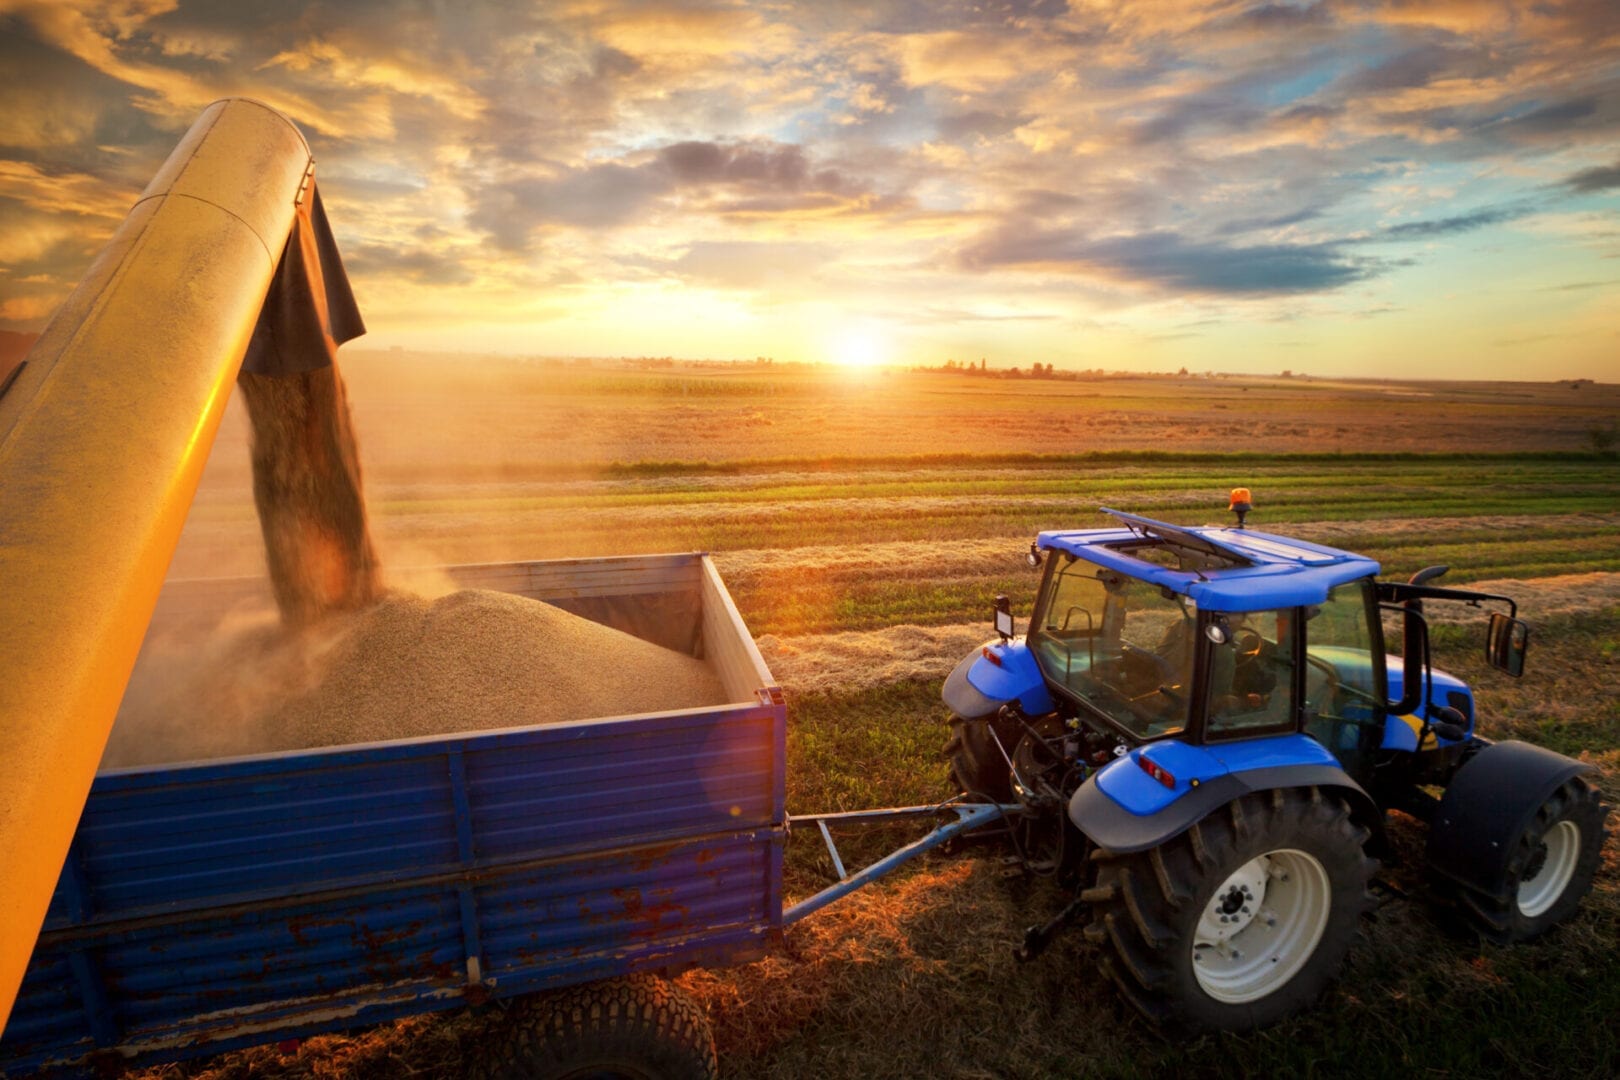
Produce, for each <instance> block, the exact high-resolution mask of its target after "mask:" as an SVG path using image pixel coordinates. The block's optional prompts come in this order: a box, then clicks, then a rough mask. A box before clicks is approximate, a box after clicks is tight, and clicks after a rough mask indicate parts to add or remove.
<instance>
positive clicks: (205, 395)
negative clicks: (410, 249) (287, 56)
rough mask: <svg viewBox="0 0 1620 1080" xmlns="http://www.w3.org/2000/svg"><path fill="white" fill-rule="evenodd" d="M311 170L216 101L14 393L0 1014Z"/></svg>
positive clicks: (5, 422) (1, 726) (7, 410)
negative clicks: (307, 170)
mask: <svg viewBox="0 0 1620 1080" xmlns="http://www.w3.org/2000/svg"><path fill="white" fill-rule="evenodd" d="M309 162H310V156H309V149H308V147H307V145H306V144H305V143H304V140H303V137H302V136H301V135H300V134H299V133H298V130H297V128H295V127H294V126H293V125H292V123H291V122H290V121H288V120H287V119H286V118H285V117H283V116H281V115H280V114H278V113H276V112H274V111H272V110H270V109H268V108H266V107H265V106H262V105H259V104H257V103H254V102H250V101H245V100H240V99H238V100H231V101H224V102H216V103H214V104H213V105H211V106H209V107H208V109H207V110H206V111H205V112H204V113H203V115H202V116H201V117H200V118H199V119H198V120H197V122H196V124H195V125H193V126H192V128H191V130H190V131H189V132H188V133H187V134H186V136H185V137H184V138H183V139H182V140H181V142H180V145H179V146H178V147H176V149H175V151H174V153H173V154H172V155H170V157H169V159H168V161H167V162H166V163H165V165H164V166H163V168H162V169H161V170H160V171H159V173H158V175H157V178H156V179H154V180H153V182H152V184H151V185H150V186H148V188H147V189H146V191H145V192H144V193H143V194H142V196H141V199H140V201H139V202H137V203H136V205H135V207H134V209H133V210H131V212H130V214H129V217H128V218H126V219H125V221H124V223H123V225H121V226H120V227H119V229H118V232H117V233H116V234H115V235H114V237H113V239H112V240H111V241H110V242H109V243H108V245H107V247H106V249H105V250H104V251H103V252H102V253H101V254H100V255H99V256H98V257H97V259H96V261H95V263H94V264H93V265H92V266H91V268H90V271H89V273H88V274H87V275H86V276H85V279H84V281H83V282H82V283H81V284H80V285H79V287H78V289H77V290H75V291H74V293H73V295H72V296H70V297H69V298H68V300H67V302H66V303H65V304H64V305H63V306H62V309H61V310H60V311H59V312H58V313H57V314H56V317H55V318H54V319H53V320H52V322H51V324H50V326H49V327H47V328H46V330H45V332H44V334H43V335H41V337H40V340H39V342H38V343H37V344H36V345H35V346H34V349H33V351H32V352H31V353H30V354H29V356H28V364H27V367H26V368H24V369H23V372H22V375H21V376H20V377H19V379H18V380H17V382H16V383H15V384H14V385H13V386H12V387H11V390H10V391H9V392H8V393H7V394H6V395H5V397H4V398H0V627H4V638H5V648H4V649H0V868H3V870H0V874H3V878H4V886H3V887H0V1025H3V1024H4V1022H5V1019H6V1017H7V1016H9V1014H10V1012H11V1007H12V1004H13V1002H14V1001H15V998H16V993H17V988H18V985H19V983H20V982H21V980H22V975H23V971H24V968H25V967H26V966H27V963H28V959H29V956H30V955H31V953H32V951H33V947H34V939H35V937H36V935H37V934H38V932H39V928H40V925H41V923H42V922H43V921H44V917H45V909H46V906H47V905H48V903H49V901H50V898H51V894H52V891H53V890H54V889H55V887H56V881H57V877H58V875H59V874H60V872H61V869H62V864H63V860H64V859H65V857H66V855H67V851H68V845H69V843H70V842H71V841H72V838H73V832H74V829H75V828H76V827H77V825H78V820H79V813H80V811H81V809H82V808H83V806H84V800H85V797H86V795H87V794H88V792H89V789H90V782H91V780H92V779H93V778H94V776H95V772H96V767H97V764H98V762H99V761H100V759H101V752H102V749H103V748H104V746H105V744H106V740H107V733H108V731H109V729H110V728H111V727H112V722H113V717H114V716H115V714H116V713H117V711H118V704H119V700H120V698H121V697H122V696H123V693H124V686H125V684H126V683H127V681H128V679H129V673H130V669H131V668H132V667H133V666H134V663H135V656H136V654H137V652H138V651H139V649H140V645H141V639H142V637H143V636H144V634H145V632H146V625H147V622H148V620H149V619H150V618H151V614H152V608H153V606H154V605H155V604H156V602H157V595H158V590H159V588H160V586H161V585H162V582H163V577H164V575H165V574H166V573H167V570H168V565H169V560H170V558H171V556H172V555H173V553H174V546H175V542H176V541H177V539H178V538H179V535H180V527H181V525H182V524H183V522H184V521H185V517H186V512H187V509H188V508H189V506H190V505H191V499H192V496H193V495H194V494H195V492H196V489H197V481H198V477H199V475H200V474H201V472H202V468H203V464H204V462H205V461H206V459H207V456H208V450H209V447H210V446H211V445H212V443H213V440H214V433H215V431H216V429H217V428H218V425H219V419H220V415H221V413H222V411H223V410H224V407H225V401H226V398H227V396H228V395H229V393H230V388H231V384H232V382H233V381H234V380H235V378H236V373H237V369H238V367H239V366H240V365H241V362H242V355H243V353H244V352H245V351H246V349H247V343H248V339H249V337H250V335H251V334H252V330H253V325H254V322H255V320H256V319H257V316H258V312H259V308H260V306H261V305H262V303H263V301H264V296H265V292H266V290H267V289H268V288H269V284H270V278H271V275H272V273H273V271H274V269H275V266H276V262H277V260H278V259H279V257H280V254H281V249H282V245H283V244H284V243H285V242H286V238H287V234H288V232H289V230H290V229H291V227H292V221H293V215H294V213H295V207H294V199H295V198H297V196H298V193H299V190H300V186H301V184H302V183H303V180H304V174H305V171H306V169H307V167H308V165H309Z"/></svg>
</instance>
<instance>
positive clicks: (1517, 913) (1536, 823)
mask: <svg viewBox="0 0 1620 1080" xmlns="http://www.w3.org/2000/svg"><path fill="white" fill-rule="evenodd" d="M1607 815H1608V809H1607V808H1606V807H1605V806H1604V805H1603V801H1602V799H1601V798H1599V796H1598V793H1597V791H1596V789H1594V788H1593V787H1592V785H1591V784H1588V783H1587V782H1586V781H1585V780H1583V779H1581V778H1580V777H1578V776H1577V777H1574V778H1572V779H1570V780H1566V781H1565V782H1564V783H1563V784H1561V785H1560V786H1559V787H1558V789H1557V790H1556V791H1554V792H1553V793H1552V794H1551V795H1549V796H1548V797H1547V800H1546V801H1545V802H1543V803H1542V804H1541V806H1540V808H1539V809H1537V811H1536V813H1535V815H1534V816H1533V817H1532V818H1531V819H1530V821H1529V823H1528V824H1526V825H1525V826H1524V828H1523V829H1521V830H1520V831H1519V835H1518V836H1516V837H1514V838H1513V840H1512V841H1511V842H1510V850H1511V852H1512V854H1510V855H1509V857H1508V864H1507V870H1506V872H1505V874H1504V877H1503V880H1502V881H1500V882H1498V883H1496V887H1495V888H1494V889H1489V890H1482V889H1473V888H1469V887H1467V886H1465V885H1461V884H1459V883H1457V882H1453V881H1448V880H1437V881H1436V882H1435V885H1436V887H1437V889H1438V891H1439V892H1440V894H1441V895H1442V896H1443V897H1445V898H1447V899H1449V900H1451V901H1452V902H1454V903H1455V904H1456V905H1457V906H1458V907H1459V908H1461V909H1462V911H1463V912H1464V914H1466V915H1467V917H1468V920H1469V922H1470V923H1471V924H1473V926H1474V928H1475V929H1476V930H1478V931H1479V933H1480V935H1481V936H1483V937H1486V938H1488V939H1490V940H1491V941H1495V942H1497V943H1499V944H1507V943H1509V942H1514V941H1528V940H1529V939H1531V938H1533V937H1538V936H1539V935H1541V934H1543V933H1546V932H1547V931H1548V930H1550V929H1551V928H1552V927H1553V926H1554V925H1555V924H1556V923H1559V922H1562V921H1563V920H1564V919H1567V918H1568V917H1569V916H1570V915H1572V914H1574V912H1575V909H1576V908H1577V907H1578V906H1580V902H1581V898H1582V897H1584V896H1585V895H1586V893H1587V891H1588V890H1590V889H1591V887H1592V878H1593V876H1594V875H1596V873H1597V864H1598V857H1599V855H1600V854H1601V852H1602V848H1603V836H1604V832H1603V821H1604V818H1605V817H1606V816H1607Z"/></svg>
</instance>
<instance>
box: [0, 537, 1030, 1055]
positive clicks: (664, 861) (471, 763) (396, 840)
mask: <svg viewBox="0 0 1620 1080" xmlns="http://www.w3.org/2000/svg"><path fill="white" fill-rule="evenodd" d="M446 572H447V573H448V575H449V576H450V577H451V579H452V580H453V581H454V582H455V583H456V584H458V585H460V586H462V587H466V588H486V589H488V588H493V589H501V590H504V591H508V592H513V593H517V594H520V595H524V596H528V597H531V598H534V599H536V600H543V601H547V602H550V603H554V604H556V605H558V606H560V607H563V608H565V609H568V610H571V611H573V612H575V613H576V614H580V615H583V616H586V617H588V618H592V619H595V620H596V621H599V622H603V623H606V624H609V625H613V626H616V627H618V628H620V629H624V630H626V631H628V632H632V633H636V634H638V635H640V636H642V637H645V638H648V639H650V640H655V641H657V642H658V643H660V644H664V645H667V646H671V647H675V648H680V649H682V650H683V651H686V652H688V653H691V654H693V655H696V656H699V657H702V658H704V659H705V660H706V661H707V662H708V663H709V664H710V665H711V667H712V668H713V670H714V672H715V674H716V675H717V676H718V677H719V679H720V681H721V683H722V685H723V686H724V688H725V690H726V695H727V698H728V700H729V702H730V703H729V704H726V705H723V706H721V707H718V708H704V709H682V710H674V711H668V712H660V713H654V714H648V715H639V716H612V717H603V718H599V719H591V720H586V721H579V722H572V723H563V724H554V725H542V726H532V727H520V728H511V729H505V730H498V731H484V732H478V733H462V734H458V733H455V730H454V729H455V726H456V725H455V718H454V717H446V718H445V721H444V727H445V729H446V731H447V732H448V733H447V734H445V735H443V736H437V737H429V738H418V739H405V740H397V741H390V742H378V743H372V744H367V745H355V746H337V747H328V748H319V749H312V750H304V751H298V752H288V753H275V754H262V755H255V756H248V757H238V758H232V759H221V760H214V761H200V762H191V763H185V764H177V765H169V766H155V767H142V768H133V769H123V770H113V771H106V772H103V773H101V774H100V775H99V776H98V777H97V779H96V782H95V785H94V787H93V788H92V791H91V795H90V799H89V801H88V803H87V804H86V806H85V809H84V814H83V816H82V818H81V820H80V824H79V828H78V832H77V835H76V838H75V840H74V843H73V847H72V851H71V854H70V857H69V859H68V862H67V865H66V866H65V867H64V869H63V872H62V876H61V879H60V883H59V884H58V886H57V889H56V893H55V896H54V898H53V900H52V903H51V907H50V911H49V915H48V918H47V920H46V923H45V927H44V930H43V932H42V933H41V934H40V936H39V940H38V943H37V945H36V947H35V950H34V955H33V959H32V961H31V963H30V965H29V967H28V970H27V974H26V976H25V977H24V980H23V985H22V990H21V993H20V995H19V997H18V1000H17V1004H16V1006H15V1008H14V1009H13V1011H12V1014H11V1017H10V1020H9V1022H8V1023H7V1025H6V1027H5V1031H4V1036H3V1038H0V1075H4V1076H14V1075H23V1074H27V1073H32V1072H35V1071H37V1070H41V1069H45V1070H52V1069H67V1070H69V1071H73V1072H85V1071H88V1070H89V1069H91V1068H99V1069H105V1068H106V1067H107V1066H109V1065H140V1064H151V1063H157V1062H163V1061H173V1060H179V1059H184V1058H189V1057H196V1056H201V1055H207V1054H216V1053H220V1052H223V1051H226V1050H231V1049H235V1048H239V1047H244V1046H251V1045H256V1044H261V1043H265V1042H270V1041H282V1040H288V1039H296V1038H301V1037H305V1036H309V1035H314V1034H318V1033H321V1032H328V1031H334V1030H341V1029H347V1028H353V1027H359V1026H363V1025H367V1024H373V1023H378V1022H382V1021H387V1020H392V1019H396V1018H399V1017H404V1016H408V1015H411V1014H413V1013H421V1012H427V1011H434V1010H443V1009H447V1008H453V1007H457V1006H461V1005H464V1004H481V1003H483V1002H486V1001H490V1000H492V999H511V998H521V997H524V996H526V995H533V994H535V993H536V992H537V991H547V990H554V989H557V988H563V987H583V988H585V989H586V991H587V992H595V991H594V990H593V989H592V988H601V995H602V997H603V1000H605V1001H611V1000H612V999H614V997H615V995H617V996H619V997H623V996H624V995H626V994H629V995H631V996H636V995H640V997H641V998H642V999H648V998H649V995H650V997H651V999H656V1000H655V1001H654V1002H653V1004H654V1005H655V1006H656V1009H655V1010H654V1011H657V1010H658V1009H661V1010H663V1012H662V1013H660V1015H658V1016H656V1017H654V1018H653V1024H652V1027H653V1028H656V1029H659V1030H654V1031H652V1032H651V1034H652V1035H654V1036H659V1037H662V1036H666V1035H669V1036H678V1037H680V1038H684V1039H685V1040H686V1041H687V1042H688V1043H690V1044H691V1045H688V1046H684V1047H676V1048H675V1052H676V1053H678V1054H679V1053H684V1054H685V1058H684V1059H683V1060H681V1061H678V1062H669V1061H666V1062H663V1063H662V1065H661V1068H662V1072H661V1073H659V1075H663V1074H666V1073H667V1074H670V1075H706V1074H708V1073H710V1072H712V1070H713V1060H714V1050H713V1044H712V1039H711V1038H710V1037H709V1035H708V1030H707V1024H706V1022H704V1021H703V1020H702V1016H701V1012H700V1011H698V1010H696V1009H694V1008H692V1007H691V1006H690V1004H689V1003H684V1002H681V1001H679V1000H676V999H674V998H672V996H671V995H672V989H671V988H669V987H667V986H663V987H652V988H649V986H648V985H647V983H645V982H644V981H643V982H640V983H636V982H628V983H627V982H626V981H625V977H626V976H634V975H636V974H637V973H644V972H658V971H669V970H680V969H684V968H688V967H692V966H696V965H703V966H720V965H726V964H734V963H739V962H743V961H747V960H752V959H755V958H758V957H759V956H761V955H762V954H763V952H764V950H765V949H766V948H767V947H768V946H769V943H770V941H771V939H772V937H773V935H774V934H776V933H778V932H779V931H780V930H781V929H782V927H783V926H784V925H785V924H786V923H789V922H792V921H794V920H796V919H798V918H802V917H803V916H805V915H807V914H809V913H811V912H812V911H815V910H818V909H819V908H820V907H822V906H824V905H825V904H827V903H830V902H831V901H832V900H834V899H837V898H838V897H839V896H842V895H844V894H845V893H847V892H849V891H851V890H853V889H855V888H859V887H860V886H861V885H863V884H865V883H867V882H868V881H871V880H873V879H875V878H877V877H880V876H882V875H883V874H885V873H887V872H889V871H890V870H892V869H894V868H895V867H897V866H899V865H900V864H902V863H904V862H905V861H907V860H908V859H910V858H912V857H914V856H915V855H917V854H920V853H921V852H923V851H926V850H929V849H931V848H933V847H936V846H938V845H939V844H941V843H943V842H944V841H946V840H948V839H950V838H951V837H952V836H955V835H957V834H959V833H961V832H964V831H967V830H969V829H971V828H974V827H977V826H978V825H980V824H983V823H985V822H986V821H988V820H990V819H991V818H993V817H995V816H996V815H997V814H998V813H999V812H1000V811H999V810H998V809H997V808H996V807H993V806H967V805H946V806H943V807H908V808H899V809H896V810H888V811H876V812H864V813H857V814H853V815H849V814H843V815H840V814H831V815H817V816H810V817H804V818H795V819H793V821H794V822H797V823H800V824H803V825H814V826H816V827H817V828H818V829H819V831H820V833H821V835H822V837H823V838H824V839H825V840H826V842H827V844H828V847H829V850H830V851H831V854H832V859H833V862H834V864H835V865H836V866H837V867H838V877H839V878H840V880H839V882H838V883H836V884H833V885H831V886H829V887H828V888H827V889H825V890H823V891H822V892H820V893H817V894H816V895H814V896H812V897H809V898H806V899H804V900H802V901H800V902H799V903H798V904H795V905H793V906H791V907H788V908H786V909H784V905H783V898H782V857H783V848H784V845H785V842H786V839H787V834H788V830H789V827H790V824H792V823H793V822H790V819H789V817H788V815H787V814H786V812H785V808H784V773H785V768H786V766H785V752H786V751H785V746H786V708H785V706H784V703H783V698H782V693H781V690H780V689H779V688H778V687H777V686H776V685H775V683H774V681H773V680H772V678H771V675H770V672H769V670H768V669H767V668H766V666H765V663H764V661H763V659H762V658H761V657H760V655H759V652H758V650H757V649H756V648H755V646H754V643H753V639H752V638H751V637H750V636H749V634H748V632H747V628H746V627H745V626H744V625H743V622H742V619H741V617H740V616H739V615H738V613H737V610H736V607H735V606H734V605H733V603H732V601H731V598H730V596H729V595H728V594H727V592H726V589H725V586H724V584H723V583H722V582H721V580H720V577H719V575H718V573H717V572H716V570H715V567H714V564H713V562H712V561H711V560H710V559H709V557H708V556H707V555H702V554H685V555H668V556H642V557H630V558H613V559H589V560H558V561H548V562H527V563H513V564H502V565H483V566H464V567H452V568H448V569H447V571H446ZM263 589H264V584H263V583H262V582H247V581H242V582H178V583H171V586H170V587H169V589H168V590H167V591H166V593H165V597H164V601H163V603H162V604H161V605H160V607H159V610H158V613H157V615H156V616H155V617H154V626H159V625H168V626H171V627H172V626H174V625H177V624H183V623H185V622H187V621H198V622H201V623H203V624H207V623H208V622H210V621H211V620H214V619H216V618H217V617H218V614H219V612H220V611H221V610H222V609H223V608H228V607H230V606H231V605H233V604H234V603H236V602H238V601H240V600H242V599H244V598H246V597H248V596H250V595H252V594H254V593H256V592H260V591H262V590H263ZM536 692H544V688H537V689H536ZM874 814H875V815H876V816H878V817H882V818H893V817H896V816H900V817H905V816H916V817H920V818H932V817H936V816H938V815H940V814H943V817H944V819H945V820H944V823H943V824H942V825H940V826H939V827H938V828H935V829H934V830H933V831H932V832H930V833H928V834H927V835H926V836H924V837H923V838H922V839H921V840H918V841H917V842H915V843H913V844H909V845H907V846H906V847H904V848H902V849H901V850H899V851H897V852H895V853H894V854H893V855H891V856H889V857H888V858H886V859H884V860H881V861H880V862H879V863H878V864H876V865H874V866H872V867H869V868H867V869H865V870H862V871H859V872H855V873H848V872H846V871H845V870H844V868H843V865H842V862H841V860H840V859H839V856H838V852H837V848H836V845H835V844H834V843H833V841H832V838H831V834H830V832H829V831H828V828H827V822H828V821H832V822H834V824H837V823H838V822H839V821H840V820H841V819H845V818H852V819H854V821H856V822H860V821H864V820H867V819H869V818H870V817H872V816H873V815H874ZM573 1000H575V1001H576V1002H577V996H576V998H575V999H573ZM644 1003H645V1001H644ZM664 1028H668V1029H670V1030H668V1031H665V1030H662V1029H664ZM676 1029H681V1030H676ZM685 1029H692V1030H691V1031H687V1030H685ZM563 1034H564V1036H565V1037H564V1038H562V1039H560V1040H557V1039H553V1040H552V1041H553V1042H554V1043H556V1042H561V1043H563V1044H568V1043H569V1033H566V1032H565V1033H563ZM639 1034H640V1035H642V1036H645V1035H647V1034H648V1032H645V1031H644V1032H640V1033H639ZM572 1037H573V1042H575V1043H578V1042H580V1041H581V1033H579V1032H574V1033H572ZM586 1041H588V1040H586ZM643 1041H645V1040H643ZM677 1041H679V1040H677ZM587 1049H588V1048H587ZM499 1057H500V1055H499V1053H498V1048H497V1052H496V1053H495V1055H494V1059H495V1060H496V1061H497V1063H498V1061H499ZM705 1061H706V1062H707V1065H706V1066H705V1065H704V1064H703V1062H705ZM683 1070H684V1071H683ZM521 1071H523V1072H525V1073H526V1074H527V1075H536V1074H537V1070H535V1069H533V1068H524V1069H522V1070H521ZM540 1071H543V1070H540ZM493 1074H494V1075H500V1074H501V1073H500V1070H499V1069H498V1068H497V1069H495V1070H494V1073H493ZM615 1075H616V1074H615ZM637 1075H640V1074H639V1073H637Z"/></svg>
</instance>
